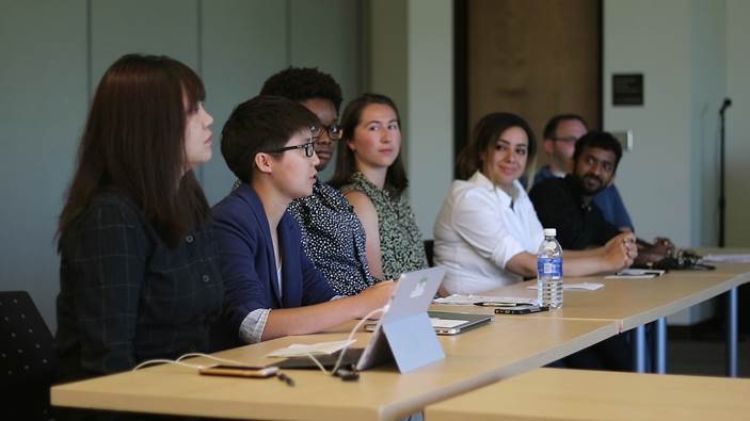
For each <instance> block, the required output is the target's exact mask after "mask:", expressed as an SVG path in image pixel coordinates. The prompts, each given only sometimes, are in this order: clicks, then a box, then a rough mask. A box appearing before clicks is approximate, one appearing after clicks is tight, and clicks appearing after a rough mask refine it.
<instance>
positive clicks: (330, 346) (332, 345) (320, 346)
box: [267, 339, 357, 358]
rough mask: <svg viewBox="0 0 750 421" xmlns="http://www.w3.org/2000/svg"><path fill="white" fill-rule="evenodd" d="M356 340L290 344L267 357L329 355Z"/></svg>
mask: <svg viewBox="0 0 750 421" xmlns="http://www.w3.org/2000/svg"><path fill="white" fill-rule="evenodd" d="M354 342H357V340H356V339H352V340H350V341H347V340H343V341H330V342H319V343H316V344H291V345H289V346H288V347H286V348H279V349H277V350H275V351H273V352H271V353H269V354H268V355H267V356H268V357H281V358H288V357H302V356H307V355H310V354H312V355H331V354H333V353H334V352H336V351H339V350H341V349H343V348H344V347H346V346H349V345H351V344H353V343H354Z"/></svg>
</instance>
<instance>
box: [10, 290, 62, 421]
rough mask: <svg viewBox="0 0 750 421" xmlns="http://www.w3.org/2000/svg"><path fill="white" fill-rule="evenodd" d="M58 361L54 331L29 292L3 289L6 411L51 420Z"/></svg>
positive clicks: (34, 418) (19, 416) (27, 417)
mask: <svg viewBox="0 0 750 421" xmlns="http://www.w3.org/2000/svg"><path fill="white" fill-rule="evenodd" d="M55 362H56V358H55V351H54V341H53V338H52V334H51V333H50V331H49V328H47V325H46V324H45V323H44V319H42V316H41V314H39V311H38V310H37V308H36V306H35V305H34V302H33V301H32V300H31V297H30V296H29V294H28V293H27V292H26V291H3V292H0V393H2V396H3V400H5V398H7V399H8V405H7V406H5V405H4V408H3V409H2V412H5V413H6V414H13V415H14V418H15V419H27V420H46V419H49V418H50V415H49V408H48V407H49V387H50V385H51V384H52V381H53V380H54V376H55V370H56V364H55ZM6 411H7V412H6Z"/></svg>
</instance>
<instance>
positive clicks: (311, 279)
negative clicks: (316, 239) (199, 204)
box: [212, 183, 336, 348]
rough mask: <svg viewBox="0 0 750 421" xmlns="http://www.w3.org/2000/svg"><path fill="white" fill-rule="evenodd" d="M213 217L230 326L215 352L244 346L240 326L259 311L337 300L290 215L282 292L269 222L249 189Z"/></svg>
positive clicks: (285, 225) (285, 222) (283, 232)
mask: <svg viewBox="0 0 750 421" xmlns="http://www.w3.org/2000/svg"><path fill="white" fill-rule="evenodd" d="M212 213H213V228H214V232H215V237H216V241H217V243H218V246H219V256H220V268H221V274H222V278H223V279H224V317H223V319H224V320H223V323H222V324H223V326H222V327H220V328H219V329H218V331H219V332H220V333H218V336H216V335H215V336H214V347H215V348H221V347H226V346H232V345H239V344H241V342H240V340H239V329H240V324H241V323H242V321H243V320H244V319H245V317H247V315H248V314H249V313H250V312H251V311H253V310H258V309H278V308H292V307H301V306H306V305H311V304H317V303H321V302H325V301H329V300H330V299H331V298H333V297H334V296H335V295H336V294H335V292H334V291H333V289H332V288H331V286H330V285H329V284H328V281H327V280H326V279H325V278H324V277H323V275H322V274H321V273H320V272H318V270H317V269H316V268H315V266H314V265H313V263H312V262H311V261H310V259H308V257H307V255H305V253H304V251H303V249H302V239H301V234H300V229H299V226H298V225H297V222H296V221H295V219H294V217H292V216H291V215H290V214H289V213H288V212H286V213H285V214H284V216H283V217H282V218H281V221H280V222H279V227H278V237H279V249H280V252H281V256H282V258H281V262H282V282H281V284H282V288H281V291H279V287H278V282H277V275H276V274H277V270H276V259H275V257H274V252H273V242H272V240H271V231H270V227H269V223H268V219H267V218H266V214H265V212H264V211H263V205H262V203H261V201H260V198H259V197H258V195H257V194H256V193H255V190H253V188H252V187H250V186H249V185H248V184H246V183H243V184H242V185H240V187H238V188H237V189H235V190H234V191H233V192H232V193H230V194H229V196H227V197H225V198H224V199H223V200H222V201H221V202H219V203H217V204H216V205H215V206H214V207H213V210H212ZM221 332H223V333H221ZM222 337H223V339H222Z"/></svg>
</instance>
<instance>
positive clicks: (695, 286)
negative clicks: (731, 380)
mask: <svg viewBox="0 0 750 421" xmlns="http://www.w3.org/2000/svg"><path fill="white" fill-rule="evenodd" d="M748 282H750V264H747V263H743V264H717V265H716V270H712V271H671V272H668V273H666V274H664V275H662V276H660V277H656V278H647V279H636V278H618V279H608V278H605V277H601V276H598V277H596V276H594V277H580V278H566V279H565V283H568V284H570V283H600V284H603V285H604V287H603V288H601V289H598V290H595V291H565V293H564V303H563V307H562V308H560V309H557V310H551V311H547V312H540V313H533V314H528V315H524V317H528V318H542V319H560V318H561V319H566V320H608V321H613V322H615V323H617V325H618V327H619V330H620V332H624V331H627V330H630V329H635V341H634V342H635V345H634V346H635V367H636V371H638V372H641V373H642V372H645V371H646V368H645V366H646V363H645V361H646V352H647V351H646V335H645V325H646V324H647V323H651V322H654V321H655V322H657V323H656V361H655V368H656V372H657V373H665V372H666V366H667V362H666V354H667V352H666V348H667V334H666V331H667V329H666V317H667V316H669V315H672V314H674V313H677V312H678V311H681V310H683V309H686V308H689V307H691V306H693V305H695V304H699V303H701V302H703V301H706V300H709V299H711V298H713V297H716V296H718V295H720V294H723V293H727V294H728V295H729V303H728V309H727V311H728V321H729V326H728V329H727V350H728V351H727V352H728V354H727V375H728V376H730V377H736V376H737V358H738V355H737V347H738V337H737V317H738V311H737V287H738V286H740V285H742V284H745V283H748ZM535 285H536V282H535V281H533V280H532V281H527V282H521V283H517V284H514V285H512V286H508V287H503V288H498V289H496V290H493V291H490V292H488V293H485V294H483V295H493V296H500V297H529V298H530V299H533V298H535V297H536V291H534V290H531V289H529V287H531V286H535ZM433 307H434V308H435V309H439V310H443V311H464V312H471V313H492V312H493V309H492V308H482V307H476V306H454V305H438V306H433ZM501 317H503V318H505V317H518V316H501Z"/></svg>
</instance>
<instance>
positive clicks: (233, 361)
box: [175, 352, 247, 366]
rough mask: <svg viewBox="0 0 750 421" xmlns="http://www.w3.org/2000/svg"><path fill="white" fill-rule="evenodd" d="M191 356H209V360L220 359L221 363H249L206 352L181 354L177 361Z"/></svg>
mask: <svg viewBox="0 0 750 421" xmlns="http://www.w3.org/2000/svg"><path fill="white" fill-rule="evenodd" d="M190 357H204V358H208V359H209V360H214V361H218V362H220V363H227V364H235V365H243V366H244V365H247V363H245V362H242V361H236V360H230V359H227V358H221V357H216V356H213V355H209V354H204V353H202V352H189V353H187V354H184V355H181V356H180V358H178V359H177V360H175V361H177V362H179V361H182V360H183V359H185V358H190Z"/></svg>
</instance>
